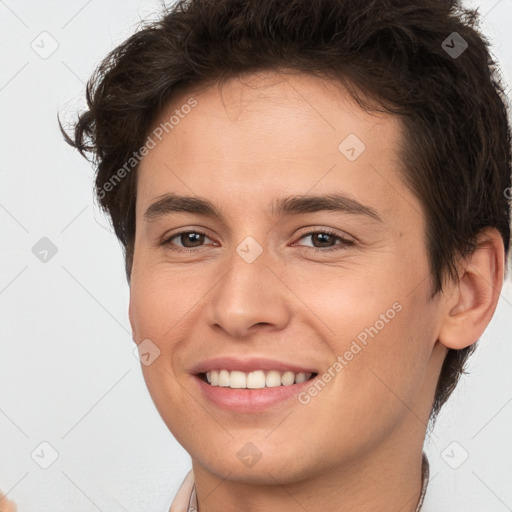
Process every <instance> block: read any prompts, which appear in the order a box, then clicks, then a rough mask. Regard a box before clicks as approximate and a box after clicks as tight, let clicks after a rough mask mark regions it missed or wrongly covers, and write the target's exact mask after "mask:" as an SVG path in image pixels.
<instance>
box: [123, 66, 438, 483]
mask: <svg viewBox="0 0 512 512" xmlns="http://www.w3.org/2000/svg"><path fill="white" fill-rule="evenodd" d="M190 97H191V95H190V94H188V95H183V96H181V97H180V98H178V99H175V101H173V103H172V105H170V106H169V108H168V109H167V110H166V111H165V112H162V116H161V119H160V120H159V122H158V123H156V124H155V129H157V128H158V126H159V125H160V123H161V122H162V123H163V122H166V121H168V120H169V119H170V118H171V116H173V115H175V118H174V122H173V123H172V128H169V124H168V125H167V132H168V133H166V130H163V135H160V140H158V138H157V137H153V139H154V140H155V141H156V142H157V144H156V146H155V147H154V148H152V149H151V150H150V151H149V152H148V153H147V155H146V156H145V157H144V158H143V160H142V162H141V164H140V167H139V171H138V172H139V174H138V183H137V203H136V239H135V249H134V263H133V269H132V275H131V297H130V321H131V325H132V329H133V337H134V340H135V341H136V342H137V343H138V344H139V343H141V342H143V340H150V341H144V343H145V344H146V345H144V346H145V347H146V348H147V349H148V351H149V352H150V353H151V354H152V355H151V356H148V357H147V358H148V361H149V360H152V362H150V364H143V365H142V370H143V373H144V378H145V380H146V383H147V386H148V389H149V392H150V394H151V396H152V398H153V400H154V403H155V405H156V407H157V409H158V411H159V413H160V415H161V417H162V418H163V420H164V422H165V423H166V425H167V426H168V428H169V429H170V431H171V432H172V433H173V434H174V436H175V437H176V439H177V440H178V441H179V442H180V444H182V446H183V447H184V448H185V449H186V450H187V451H188V452H189V453H190V454H191V456H192V459H193V463H194V469H195V470H197V469H199V468H200V469H201V470H202V471H205V472H210V473H212V474H215V475H219V476H225V475H226V474H228V473H229V474H230V479H234V480H240V481H246V482H260V483H264V482H266V483H275V479H278V480H279V481H280V482H294V481H295V482H298V481H300V480H301V479H304V478H312V477H314V476H315V475H320V474H322V473H323V472H325V471H333V470H334V468H336V466H337V465H340V464H343V463H344V462H346V461H349V460H363V459H364V458H365V457H366V456H368V455H369V454H376V453H380V454H384V453H391V451H392V450H396V447H397V445H400V444H404V443H408V442H411V441H412V440H413V439H415V440H416V441H417V442H418V443H419V445H421V444H422V441H421V440H422V439H423V436H424V433H425V422H426V421H427V419H428V415H429V413H430V407H431V404H432V399H433V393H434V388H435V383H436V380H437V376H438V373H439V369H440V364H441V362H442V357H440V356H436V354H437V353H439V354H441V351H440V350H441V349H439V347H438V344H437V343H436V333H437V331H438V328H439V320H438V316H439V315H438V305H437V303H436V301H435V300H431V299H430V295H431V291H432V290H431V279H430V272H429V265H428V260H427V252H426V247H425V221H424V213H423V211H422V208H421V205H420V203H419V201H418V199H417V198H416V197H415V196H414V195H413V194H412V193H411V192H410V191H409V189H408V188H407V187H406V185H405V184H404V183H403V181H402V178H401V175H400V166H401V164H400V160H399V157H398V151H399V144H400V140H401V133H400V128H401V127H400V124H399V121H398V120H397V119H396V118H394V117H392V116H385V115H380V114H379V115H370V114H368V113H366V112H365V111H363V110H362V109H361V108H360V107H358V106H357V105H356V104H355V103H354V102H353V100H352V99H351V98H350V96H349V95H348V94H347V92H346V91H344V90H343V89H341V88H340V87H338V86H336V85H334V84H333V83H332V82H328V81H326V80H322V79H321V78H318V77H311V76H304V75H294V76H292V75H279V74H275V73H271V72H268V73H264V74H258V75H256V74H254V75H251V76H246V77H245V78H243V79H242V78H234V79H231V80H229V81H227V82H226V83H225V84H223V85H222V86H221V87H219V86H212V87H209V88H207V89H203V90H202V91H200V92H198V93H197V94H194V95H193V100H191V99H190ZM187 104H188V105H192V106H191V107H190V108H188V107H185V105H187ZM176 111H178V112H177V113H176ZM176 115H177V117H176ZM178 118H179V120H178V122H176V120H177V119H178ZM160 132H162V130H161V129H160V130H159V131H157V132H156V133H158V134H160ZM154 133H155V132H154ZM151 145H153V144H151ZM180 196H187V197H191V198H194V199H196V200H202V201H203V202H206V203H199V202H198V201H193V200H188V201H187V200H181V201H180V200H179V197H180ZM441 355H444V354H441ZM155 356H157V357H156V358H155ZM153 358H154V360H153ZM290 372H292V373H290ZM219 379H220V380H219ZM304 379H306V380H304ZM208 380H210V381H211V383H208ZM215 384H217V385H215ZM262 386H264V387H263V388H262Z"/></svg>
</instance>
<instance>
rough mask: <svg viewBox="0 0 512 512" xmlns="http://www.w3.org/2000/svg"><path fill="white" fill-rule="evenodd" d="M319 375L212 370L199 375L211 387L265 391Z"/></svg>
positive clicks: (274, 371)
mask: <svg viewBox="0 0 512 512" xmlns="http://www.w3.org/2000/svg"><path fill="white" fill-rule="evenodd" d="M317 375H318V374H317V373H310V372H308V373H302V372H300V373H295V372H292V371H286V372H279V371H277V370H268V371H265V370H255V371H252V372H241V371H238V370H233V371H229V370H224V369H222V370H212V371H209V372H205V373H199V374H198V377H199V378H200V379H201V380H202V381H203V382H206V383H207V384H209V385H210V386H219V387H225V388H231V389H265V388H275V387H280V386H285V387H286V386H293V385H294V384H301V383H303V382H306V381H308V380H311V379H314V378H315V377H316V376H317Z"/></svg>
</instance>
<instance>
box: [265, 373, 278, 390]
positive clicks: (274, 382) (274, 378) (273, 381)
mask: <svg viewBox="0 0 512 512" xmlns="http://www.w3.org/2000/svg"><path fill="white" fill-rule="evenodd" d="M265 384H266V385H267V388H275V387H277V386H280V385H281V374H280V373H279V372H277V371H276V370H270V371H269V372H268V373H267V377H266V378H265Z"/></svg>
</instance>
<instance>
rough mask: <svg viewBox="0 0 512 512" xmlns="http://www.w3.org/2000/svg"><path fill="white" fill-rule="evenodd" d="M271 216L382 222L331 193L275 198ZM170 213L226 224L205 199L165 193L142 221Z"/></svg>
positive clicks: (356, 203) (351, 201)
mask: <svg viewBox="0 0 512 512" xmlns="http://www.w3.org/2000/svg"><path fill="white" fill-rule="evenodd" d="M269 211H270V214H271V215H273V216H285V215H300V214H304V213H315V212H321V211H330V212H341V213H347V214H351V215H363V216H366V217H369V218H371V219H373V220H375V221H378V222H383V219H382V217H381V216H380V215H379V214H378V213H377V211H376V210H375V209H374V208H372V207H370V206H367V205H364V204H362V203H360V202H359V201H357V200H355V199H353V198H352V197H349V196H347V195H344V194H339V193H333V194H327V195H321V196H288V197H284V198H278V199H276V200H274V202H273V203H272V204H271V205H270V210H269ZM170 213H193V214H196V215H202V216H204V217H212V218H218V219H219V220H221V221H222V222H224V223H225V219H224V216H223V215H222V213H221V212H220V210H219V209H218V208H217V207H216V206H215V205H214V204H213V203H212V202H211V201H209V200H208V199H204V198H202V197H194V196H180V195H177V194H174V193H168V194H165V195H164V196H162V197H161V198H160V199H158V200H157V201H156V202H154V203H153V204H151V205H150V206H149V207H148V209H147V210H146V212H145V213H144V218H145V219H146V220H147V221H153V220H156V219H158V218H161V217H163V216H165V215H168V214H170Z"/></svg>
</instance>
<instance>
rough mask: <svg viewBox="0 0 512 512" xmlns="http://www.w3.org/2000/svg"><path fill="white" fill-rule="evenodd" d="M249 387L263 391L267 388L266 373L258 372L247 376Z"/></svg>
mask: <svg viewBox="0 0 512 512" xmlns="http://www.w3.org/2000/svg"><path fill="white" fill-rule="evenodd" d="M247 387H248V388H251V389H261V388H264V387H265V372H263V371H262V370H257V371H255V372H251V373H249V374H248V375H247Z"/></svg>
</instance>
